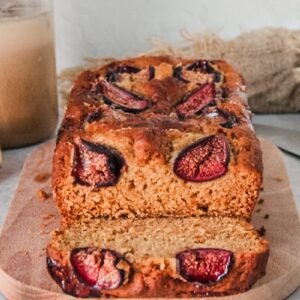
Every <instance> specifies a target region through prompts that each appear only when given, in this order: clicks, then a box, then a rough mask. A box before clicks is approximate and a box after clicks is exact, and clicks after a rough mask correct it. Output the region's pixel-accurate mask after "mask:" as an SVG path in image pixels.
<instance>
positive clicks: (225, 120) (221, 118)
mask: <svg viewBox="0 0 300 300" xmlns="http://www.w3.org/2000/svg"><path fill="white" fill-rule="evenodd" d="M203 115H204V116H206V117H208V118H211V119H215V120H216V122H218V123H219V125H220V126H222V127H224V128H229V129H231V128H232V127H233V126H234V125H236V124H237V117H236V116H235V115H234V114H233V113H230V112H227V111H224V110H222V109H220V108H217V107H213V106H211V107H207V108H206V109H205V110H204V111H203Z"/></svg>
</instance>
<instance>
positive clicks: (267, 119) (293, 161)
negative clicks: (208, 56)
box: [0, 114, 300, 300]
mask: <svg viewBox="0 0 300 300" xmlns="http://www.w3.org/2000/svg"><path fill="white" fill-rule="evenodd" d="M254 122H255V123H261V124H268V125H273V126H277V127H283V128H288V129H294V130H299V131H300V114H294V115H264V116H262V115H258V116H255V117H254ZM34 147H36V146H32V147H27V148H23V149H18V150H10V151H4V153H3V162H4V163H3V167H2V169H0V201H1V202H0V226H1V225H2V223H3V222H4V218H5V214H6V211H7V209H8V207H9V203H10V199H11V198H12V196H13V192H14V190H15V187H16V184H17V182H18V178H19V174H20V172H21V169H22V166H23V162H24V160H25V158H26V156H27V155H28V154H29V153H30V152H31V151H32V149H33V148H34ZM284 160H285V164H286V167H287V171H288V175H289V178H290V182H291V185H292V189H293V191H294V194H295V196H296V199H297V204H298V211H299V207H300V184H299V182H300V159H299V158H296V157H293V156H291V155H289V154H286V153H284ZM288 299H289V300H296V299H297V300H298V299H300V289H299V288H298V290H297V291H296V292H295V293H294V294H293V295H292V296H290V297H289V298H288ZM0 300H4V297H3V296H1V295H0Z"/></svg>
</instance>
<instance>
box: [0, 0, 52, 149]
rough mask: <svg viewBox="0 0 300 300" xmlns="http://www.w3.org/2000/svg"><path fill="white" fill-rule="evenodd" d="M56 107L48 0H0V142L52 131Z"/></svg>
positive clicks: (9, 144) (16, 143)
mask: <svg viewBox="0 0 300 300" xmlns="http://www.w3.org/2000/svg"><path fill="white" fill-rule="evenodd" d="M57 111H58V107H57V90H56V68H55V50H54V33H53V15H52V1H43V0H40V1H38V0H36V1H34V0H32V1H31V0H27V1H26V0H23V1H18V0H17V1H12V0H0V147H3V148H13V147H20V146H25V145H29V144H33V143H37V142H40V141H42V140H44V139H46V138H49V137H51V135H52V134H53V133H54V131H55V128H56V124H57V118H58V112H57Z"/></svg>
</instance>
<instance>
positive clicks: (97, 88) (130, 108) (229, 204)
mask: <svg viewBox="0 0 300 300" xmlns="http://www.w3.org/2000/svg"><path fill="white" fill-rule="evenodd" d="M52 182H53V191H54V197H55V200H56V203H57V205H58V207H59V209H60V212H61V214H62V217H63V222H64V224H65V225H71V224H72V223H73V222H74V221H77V220H81V221H83V222H89V220H91V219H93V218H98V217H105V218H119V217H126V218H136V217H137V218H149V217H190V216H201V215H209V216H236V217H244V218H246V219H250V216H251V213H252V210H253V208H254V205H255V202H256V199H257V197H258V193H259V190H260V187H261V183H262V157H261V150H260V146H259V142H258V140H257V138H256V135H255V133H254V131H253V127H252V125H251V112H250V110H249V108H248V106H247V98H246V94H245V86H244V82H243V79H242V77H241V76H240V75H239V74H238V73H236V72H235V71H234V70H233V69H232V68H231V67H230V66H229V65H228V64H227V63H226V62H224V61H207V60H196V61H192V60H185V59H179V58H173V57H139V58H135V59H130V60H123V61H119V62H114V63H111V64H109V65H106V66H104V67H102V68H101V69H99V70H96V71H86V72H84V73H82V74H81V75H80V76H79V78H78V80H77V81H76V82H75V85H74V87H73V90H72V92H71V94H70V99H69V103H68V106H67V109H66V112H65V117H64V121H63V123H62V126H61V128H60V131H59V134H58V139H57V147H56V150H55V154H54V159H53V181H52Z"/></svg>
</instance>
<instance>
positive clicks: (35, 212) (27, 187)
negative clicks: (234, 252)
mask: <svg viewBox="0 0 300 300" xmlns="http://www.w3.org/2000/svg"><path fill="white" fill-rule="evenodd" d="M261 145H262V149H263V160H264V167H265V170H264V190H263V191H262V193H261V195H260V199H264V201H263V203H261V204H259V203H258V204H257V205H256V208H255V211H256V212H255V213H254V215H253V219H252V221H253V223H254V225H255V227H256V228H257V229H259V228H260V227H261V226H262V225H263V226H264V227H265V228H266V230H267V232H266V237H267V238H268V240H269V241H270V248H271V253H270V259H269V263H268V266H267V275H266V276H265V277H264V278H263V279H261V280H259V281H258V282H257V283H256V285H255V286H254V287H253V288H252V289H251V290H250V291H248V292H246V293H244V294H240V295H235V296H228V297H224V299H228V300H231V299H232V300H236V299H239V300H240V299H241V300H244V299H245V300H246V299H247V300H248V299H251V300H256V299H257V300H263V299H275V300H276V299H278V300H279V299H284V298H286V297H287V296H288V295H290V294H291V293H292V292H293V291H294V290H295V289H296V288H297V287H298V286H299V285H300V222H299V217H298V214H297V210H296V206H295V200H294V196H293V194H292V191H291V188H290V184H289V181H288V177H287V173H286V170H285V167H284V163H283V159H282V155H281V153H280V151H279V150H278V149H277V148H276V147H275V146H274V145H273V144H271V143H270V142H268V141H266V140H261ZM53 148H54V142H50V143H47V144H44V145H42V146H40V147H39V148H37V149H36V150H34V151H33V152H32V154H31V155H30V156H29V157H28V159H27V161H26V163H25V165H24V169H23V171H22V174H21V178H20V183H19V185H18V188H17V190H16V193H15V196H14V199H13V201H12V203H11V207H10V209H9V212H8V216H7V219H6V222H5V224H4V227H3V229H2V232H1V236H0V245H1V251H0V290H1V291H2V293H3V294H4V295H5V296H6V297H7V298H8V299H16V300H17V299H26V300H31V299H41V300H43V299H50V300H52V299H53V300H54V299H55V300H61V299H63V300H65V299H73V298H72V297H70V296H67V295H64V294H62V292H61V291H60V289H59V288H58V286H57V285H56V284H55V283H54V282H53V281H52V279H51V278H50V276H49V275H48V273H47V270H46V262H45V247H46V245H47V243H48V241H49V232H50V231H51V230H53V229H54V228H57V227H58V226H59V216H58V212H57V210H56V208H55V205H54V203H53V200H52V198H51V197H50V198H48V199H45V200H41V199H40V197H38V196H37V193H38V191H39V190H43V191H44V192H46V194H47V193H50V191H51V190H50V176H47V174H48V175H49V174H50V173H51V159H52V152H53ZM40 174H44V175H45V176H44V177H43V176H42V178H43V180H36V179H37V177H36V176H37V175H40ZM266 215H269V216H268V218H266ZM206 299H223V298H206Z"/></svg>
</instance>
